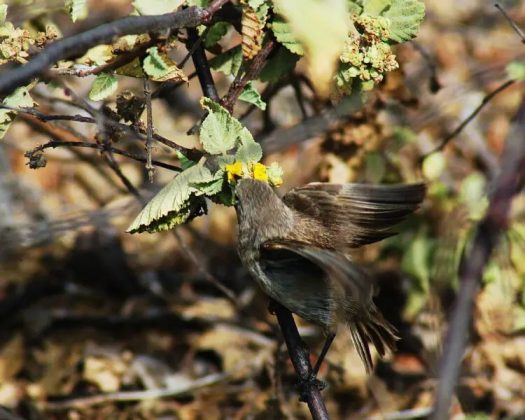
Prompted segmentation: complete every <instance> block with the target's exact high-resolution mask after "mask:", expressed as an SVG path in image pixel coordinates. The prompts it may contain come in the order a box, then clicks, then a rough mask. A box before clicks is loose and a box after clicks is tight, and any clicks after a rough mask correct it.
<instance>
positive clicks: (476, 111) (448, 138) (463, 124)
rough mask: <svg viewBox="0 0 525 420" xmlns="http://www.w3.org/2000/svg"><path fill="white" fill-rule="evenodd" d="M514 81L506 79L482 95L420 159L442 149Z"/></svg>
mask: <svg viewBox="0 0 525 420" xmlns="http://www.w3.org/2000/svg"><path fill="white" fill-rule="evenodd" d="M515 82H516V81H515V80H507V81H506V82H504V83H502V84H501V85H499V86H498V87H497V88H496V89H494V90H493V91H492V92H490V93H488V94H487V95H485V96H484V97H483V99H482V100H481V103H480V104H479V105H478V106H477V107H476V109H474V111H472V112H471V113H470V114H469V116H468V117H467V118H465V119H464V120H463V121H462V122H461V124H459V125H458V126H457V127H456V129H455V130H454V131H452V133H450V134H449V135H448V136H446V137H445V138H444V139H443V140H442V141H441V143H440V144H439V145H437V146H436V147H435V148H434V149H432V150H431V151H430V152H428V153H425V154H424V155H423V156H422V157H421V160H423V159H425V158H426V157H427V156H429V155H431V154H432V153H436V152H439V151H440V150H442V149H443V148H444V147H445V146H446V145H447V144H448V143H449V142H450V141H451V140H452V139H453V138H454V137H456V136H457V135H458V134H460V133H461V132H462V131H463V130H464V129H465V127H466V126H467V125H468V124H469V123H470V122H471V121H472V120H473V119H474V118H476V116H477V115H478V114H479V113H480V112H481V110H482V109H483V108H484V107H485V105H487V104H488V103H489V102H490V101H491V100H492V98H494V96H496V95H497V94H498V93H500V92H503V91H504V90H505V89H507V88H508V87H509V86H512V85H513V84H514V83H515Z"/></svg>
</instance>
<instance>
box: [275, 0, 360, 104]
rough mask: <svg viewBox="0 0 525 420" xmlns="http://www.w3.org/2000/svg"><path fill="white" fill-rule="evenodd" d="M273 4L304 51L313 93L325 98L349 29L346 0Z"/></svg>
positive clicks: (283, 0)
mask: <svg viewBox="0 0 525 420" xmlns="http://www.w3.org/2000/svg"><path fill="white" fill-rule="evenodd" d="M274 4H275V5H276V6H278V10H279V13H280V14H282V16H284V18H285V19H286V21H287V22H288V23H289V25H290V30H291V33H292V34H293V39H295V40H297V41H299V42H300V43H301V45H302V46H303V48H304V51H305V53H306V54H305V55H306V56H307V58H308V60H307V69H308V73H309V75H310V79H311V80H312V82H313V83H314V86H315V88H316V90H317V92H318V93H319V95H321V96H328V94H329V93H330V88H331V85H332V79H333V77H334V75H335V72H336V71H337V65H338V64H337V63H338V62H339V56H340V55H341V53H342V51H343V49H344V46H345V43H346V40H347V38H348V34H349V32H350V30H351V27H352V24H351V21H350V18H349V16H348V10H347V7H346V0H324V1H322V0H274ZM299 11H300V12H299ZM274 32H275V31H274ZM276 38H277V39H278V40H279V38H278V37H277V35H276ZM292 52H295V51H292Z"/></svg>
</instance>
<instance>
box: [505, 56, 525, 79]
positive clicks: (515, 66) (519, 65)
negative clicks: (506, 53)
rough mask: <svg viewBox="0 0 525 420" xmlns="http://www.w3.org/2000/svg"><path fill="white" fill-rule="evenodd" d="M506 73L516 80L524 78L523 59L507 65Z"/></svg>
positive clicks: (524, 62) (524, 65) (524, 67)
mask: <svg viewBox="0 0 525 420" xmlns="http://www.w3.org/2000/svg"><path fill="white" fill-rule="evenodd" d="M506 70H507V75H508V76H509V78H511V79H513V80H516V81H520V82H521V81H523V80H525V61H513V62H511V63H509V64H508V65H507V68H506Z"/></svg>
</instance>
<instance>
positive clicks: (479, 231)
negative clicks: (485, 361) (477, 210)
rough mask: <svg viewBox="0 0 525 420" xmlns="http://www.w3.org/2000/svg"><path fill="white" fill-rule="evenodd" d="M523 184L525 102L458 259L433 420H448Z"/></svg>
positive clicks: (524, 166)
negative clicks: (474, 322)
mask: <svg viewBox="0 0 525 420" xmlns="http://www.w3.org/2000/svg"><path fill="white" fill-rule="evenodd" d="M524 183H525V100H524V101H523V102H522V104H521V106H520V109H519V110H518V112H517V115H516V118H515V120H514V124H513V126H512V129H511V131H510V133H509V135H508V137H507V140H506V142H505V150H504V152H503V156H502V159H501V172H500V174H499V176H498V177H497V178H496V179H495V180H494V184H493V189H492V193H491V194H490V201H489V208H488V210H487V213H486V215H485V217H484V218H483V220H482V221H481V222H480V223H479V224H478V226H477V228H476V234H475V236H474V240H473V242H472V246H471V248H470V250H469V251H468V252H466V253H465V254H464V255H463V256H462V259H461V264H460V281H461V285H460V289H459V292H458V297H457V299H456V303H455V309H454V311H453V313H452V316H451V319H450V322H449V328H448V331H447V337H446V340H445V350H444V353H443V359H442V360H441V365H440V370H439V371H440V373H441V380H440V382H439V384H438V387H437V389H436V397H435V411H434V413H433V415H432V419H433V420H445V419H448V418H449V409H450V403H451V401H452V395H453V394H454V389H455V386H456V383H457V380H458V376H459V369H460V365H461V359H462V358H463V353H464V351H465V346H466V341H467V335H468V330H469V324H470V320H471V316H472V308H473V306H474V299H475V296H476V292H477V291H478V289H479V286H480V283H481V278H482V274H483V270H484V269H485V266H486V265H487V263H488V261H489V259H490V256H491V254H492V251H493V249H494V247H495V246H496V245H497V243H498V239H499V236H500V234H501V233H502V232H504V231H505V229H507V227H508V223H509V221H508V217H509V210H510V205H511V201H512V198H513V196H514V195H515V194H516V193H517V192H518V191H520V190H521V188H523V184H524Z"/></svg>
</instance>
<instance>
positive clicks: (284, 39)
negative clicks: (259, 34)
mask: <svg viewBox="0 0 525 420" xmlns="http://www.w3.org/2000/svg"><path fill="white" fill-rule="evenodd" d="M272 31H273V34H274V35H275V39H277V41H279V42H280V43H281V44H282V45H284V46H285V47H286V48H287V49H288V50H289V51H290V52H292V53H293V54H297V55H304V49H303V46H302V45H301V44H300V43H299V42H298V41H297V39H296V37H295V36H294V34H293V33H292V31H291V29H290V25H288V23H287V22H285V21H284V19H283V18H282V17H280V16H276V17H275V19H274V20H273V23H272Z"/></svg>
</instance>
